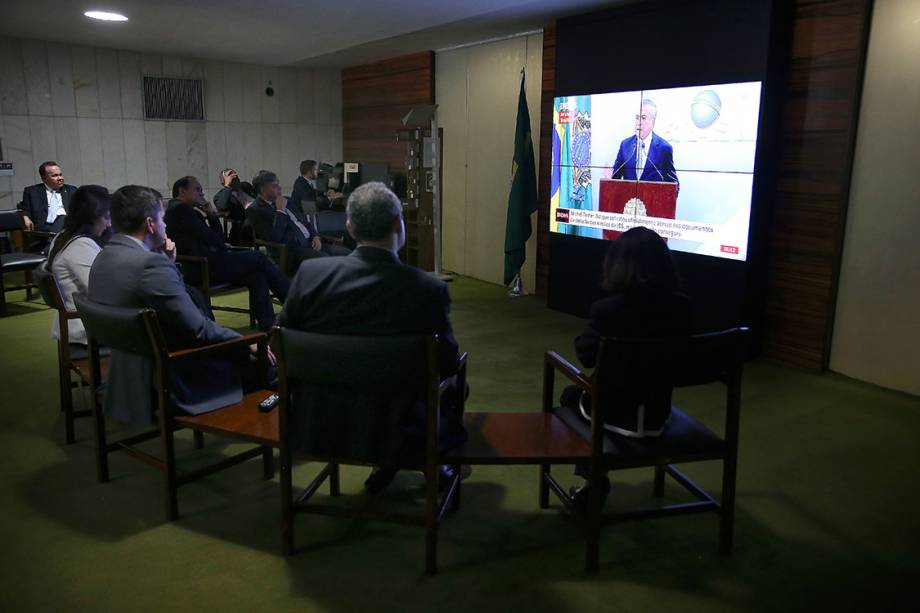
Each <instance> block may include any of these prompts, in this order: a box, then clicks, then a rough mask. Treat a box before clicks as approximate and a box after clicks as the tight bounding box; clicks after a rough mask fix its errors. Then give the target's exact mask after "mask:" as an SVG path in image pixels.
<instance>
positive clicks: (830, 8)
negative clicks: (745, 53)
mask: <svg viewBox="0 0 920 613" xmlns="http://www.w3.org/2000/svg"><path fill="white" fill-rule="evenodd" d="M871 11H872V2H871V0H796V3H795V18H794V22H793V26H792V43H791V48H790V50H789V64H788V65H789V68H788V74H787V77H786V99H785V102H784V108H783V121H782V144H781V151H780V165H779V169H778V177H777V191H776V197H775V201H774V209H773V225H772V228H771V232H770V235H771V244H770V247H771V248H770V260H769V267H768V275H767V277H768V280H767V303H766V315H765V318H764V335H763V351H764V354H765V355H767V356H770V357H774V358H776V359H779V360H781V361H783V362H786V363H790V364H795V365H799V366H804V367H807V368H814V369H825V368H827V364H828V362H829V360H830V343H831V335H832V331H833V324H834V311H835V307H836V302H837V281H838V278H839V275H840V257H841V254H842V252H843V233H844V228H845V224H846V210H847V201H848V199H849V191H850V174H851V170H852V166H853V151H854V147H855V141H856V121H857V119H858V116H859V98H860V93H861V90H862V77H863V66H864V64H865V54H866V46H867V40H868V26H869V20H870V16H871Z"/></svg>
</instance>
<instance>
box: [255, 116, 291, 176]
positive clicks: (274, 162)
mask: <svg viewBox="0 0 920 613" xmlns="http://www.w3.org/2000/svg"><path fill="white" fill-rule="evenodd" d="M262 167H263V168H265V169H266V170H271V171H272V172H274V173H275V174H277V175H278V178H279V180H281V185H282V187H283V186H284V185H287V178H288V176H290V177H291V182H292V183H293V181H294V175H293V174H292V173H293V169H291V168H284V167H283V166H282V165H281V128H280V126H279V125H278V124H276V123H272V124H262Z"/></svg>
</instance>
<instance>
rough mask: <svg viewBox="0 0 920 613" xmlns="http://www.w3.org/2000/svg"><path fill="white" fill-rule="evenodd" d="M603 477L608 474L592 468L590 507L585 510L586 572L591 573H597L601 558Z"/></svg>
mask: <svg viewBox="0 0 920 613" xmlns="http://www.w3.org/2000/svg"><path fill="white" fill-rule="evenodd" d="M601 476H604V477H606V472H605V471H600V470H598V469H597V467H592V470H591V475H590V484H591V487H590V488H589V490H588V506H587V509H586V510H585V541H586V544H585V570H586V571H587V572H589V573H593V572H596V571H597V568H598V562H599V558H600V541H601V512H602V511H603V508H602V506H603V500H604V497H603V494H602V493H601V487H600V480H601Z"/></svg>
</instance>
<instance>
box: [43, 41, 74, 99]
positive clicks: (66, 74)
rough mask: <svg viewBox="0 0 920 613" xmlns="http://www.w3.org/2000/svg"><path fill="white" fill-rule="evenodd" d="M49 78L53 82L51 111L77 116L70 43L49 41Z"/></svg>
mask: <svg viewBox="0 0 920 613" xmlns="http://www.w3.org/2000/svg"><path fill="white" fill-rule="evenodd" d="M48 79H49V82H50V84H51V112H52V113H53V114H54V115H56V116H58V117H73V116H75V115H76V113H77V111H76V105H75V104H74V84H73V63H72V62H71V58H70V47H69V46H68V45H64V44H61V43H48Z"/></svg>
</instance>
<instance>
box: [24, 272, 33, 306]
mask: <svg viewBox="0 0 920 613" xmlns="http://www.w3.org/2000/svg"><path fill="white" fill-rule="evenodd" d="M25 277H26V300H32V287H33V284H32V271H31V270H26V271H25Z"/></svg>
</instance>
